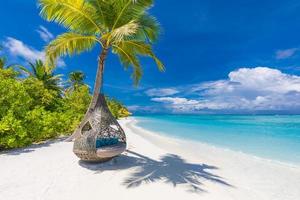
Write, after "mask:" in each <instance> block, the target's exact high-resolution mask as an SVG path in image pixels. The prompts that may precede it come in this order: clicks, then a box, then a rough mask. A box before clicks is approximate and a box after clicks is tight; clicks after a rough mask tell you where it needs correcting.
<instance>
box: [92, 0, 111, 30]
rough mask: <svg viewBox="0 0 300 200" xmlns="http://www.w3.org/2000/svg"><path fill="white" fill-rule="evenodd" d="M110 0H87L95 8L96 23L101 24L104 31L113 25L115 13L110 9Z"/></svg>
mask: <svg viewBox="0 0 300 200" xmlns="http://www.w3.org/2000/svg"><path fill="white" fill-rule="evenodd" d="M112 2H113V1H112V0H89V3H90V4H91V5H92V6H93V7H94V8H95V11H96V15H95V20H96V21H97V23H98V24H102V25H103V27H104V30H105V31H104V32H108V30H109V28H111V27H112V26H113V22H114V18H115V13H114V12H113V9H112Z"/></svg>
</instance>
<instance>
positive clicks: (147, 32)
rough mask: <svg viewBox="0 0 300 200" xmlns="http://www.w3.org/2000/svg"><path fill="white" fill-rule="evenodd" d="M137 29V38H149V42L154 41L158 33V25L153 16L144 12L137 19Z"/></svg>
mask: <svg viewBox="0 0 300 200" xmlns="http://www.w3.org/2000/svg"><path fill="white" fill-rule="evenodd" d="M138 23H139V25H140V26H139V27H140V28H139V30H138V31H137V38H140V39H141V40H149V42H151V43H153V42H156V41H157V39H158V36H159V34H160V25H159V23H158V21H157V20H156V18H155V17H153V16H151V15H149V14H147V13H146V14H144V15H142V16H141V17H140V18H139V19H138Z"/></svg>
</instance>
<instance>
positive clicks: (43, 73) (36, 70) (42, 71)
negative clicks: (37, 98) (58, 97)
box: [19, 60, 62, 93]
mask: <svg viewBox="0 0 300 200" xmlns="http://www.w3.org/2000/svg"><path fill="white" fill-rule="evenodd" d="M29 65H30V69H27V68H25V67H22V66H19V68H20V69H21V70H22V71H23V72H24V73H25V74H26V75H28V76H30V77H33V78H36V79H38V80H40V81H42V82H43V84H44V86H45V88H47V89H49V90H55V91H57V92H59V93H60V92H61V90H62V87H61V86H60V83H61V76H62V75H60V74H59V75H54V74H53V72H52V71H51V72H49V71H47V70H46V67H45V65H44V63H43V61H41V60H36V61H35V63H29Z"/></svg>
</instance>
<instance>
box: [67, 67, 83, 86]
mask: <svg viewBox="0 0 300 200" xmlns="http://www.w3.org/2000/svg"><path fill="white" fill-rule="evenodd" d="M84 79H85V75H84V73H83V72H81V71H75V72H71V73H70V74H69V84H70V87H69V88H68V90H76V89H77V88H78V87H80V86H82V85H84V82H83V81H84Z"/></svg>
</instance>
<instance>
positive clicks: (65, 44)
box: [46, 32, 99, 66]
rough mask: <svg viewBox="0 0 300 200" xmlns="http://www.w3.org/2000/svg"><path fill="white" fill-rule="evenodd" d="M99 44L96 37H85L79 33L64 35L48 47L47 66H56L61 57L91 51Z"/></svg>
mask: <svg viewBox="0 0 300 200" xmlns="http://www.w3.org/2000/svg"><path fill="white" fill-rule="evenodd" d="M97 42H99V41H98V40H97V38H96V36H85V35H81V34H77V33H72V32H69V33H64V34H62V35H60V36H58V37H57V38H56V39H54V40H53V41H52V42H50V44H49V45H48V46H47V47H46V64H47V65H49V64H50V65H51V66H54V64H55V62H56V60H57V58H58V57H60V56H65V55H69V56H72V55H74V54H79V53H81V52H84V51H88V50H91V49H92V48H93V47H94V46H95V45H96V43H97Z"/></svg>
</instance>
